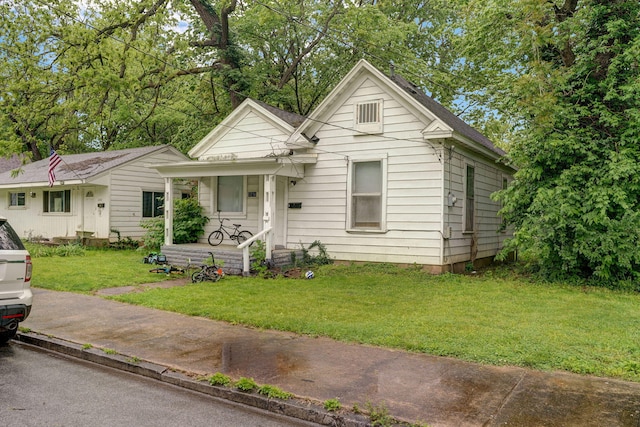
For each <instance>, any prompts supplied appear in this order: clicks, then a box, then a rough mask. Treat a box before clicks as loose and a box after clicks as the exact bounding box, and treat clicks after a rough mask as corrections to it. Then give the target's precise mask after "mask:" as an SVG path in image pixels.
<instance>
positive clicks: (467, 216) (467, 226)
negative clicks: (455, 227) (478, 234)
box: [464, 165, 476, 231]
mask: <svg viewBox="0 0 640 427" xmlns="http://www.w3.org/2000/svg"><path fill="white" fill-rule="evenodd" d="M466 172H467V173H466V176H465V195H464V197H465V198H464V205H465V207H464V231H473V230H474V223H475V180H476V178H475V174H476V173H475V168H474V167H473V166H471V165H467V171H466Z"/></svg>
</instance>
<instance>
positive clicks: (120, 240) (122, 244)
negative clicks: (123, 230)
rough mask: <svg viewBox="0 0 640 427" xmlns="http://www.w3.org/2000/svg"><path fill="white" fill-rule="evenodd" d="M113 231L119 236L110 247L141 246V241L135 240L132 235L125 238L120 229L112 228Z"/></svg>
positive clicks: (133, 247) (128, 247) (126, 247)
mask: <svg viewBox="0 0 640 427" xmlns="http://www.w3.org/2000/svg"><path fill="white" fill-rule="evenodd" d="M111 232H112V233H114V234H115V235H116V236H117V240H116V241H115V242H111V243H110V244H109V247H110V248H113V249H137V248H138V247H140V242H138V241H137V240H133V239H132V238H131V237H129V236H127V237H125V238H124V239H123V238H122V236H121V235H120V230H118V229H115V228H112V229H111Z"/></svg>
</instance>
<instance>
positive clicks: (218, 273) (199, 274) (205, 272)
mask: <svg viewBox="0 0 640 427" xmlns="http://www.w3.org/2000/svg"><path fill="white" fill-rule="evenodd" d="M209 255H211V261H212V262H211V265H207V264H202V265H201V266H200V270H198V271H195V272H194V273H193V274H192V275H191V283H200V282H207V281H208V282H217V281H218V280H220V279H221V278H222V277H223V276H224V272H223V271H222V268H221V267H220V266H218V265H216V260H215V258H214V256H213V252H209Z"/></svg>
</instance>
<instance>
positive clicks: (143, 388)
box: [0, 342, 312, 427]
mask: <svg viewBox="0 0 640 427" xmlns="http://www.w3.org/2000/svg"><path fill="white" fill-rule="evenodd" d="M0 390H2V399H0V425H1V426H3V427H13V426H15V427H25V426H37V427H43V426H64V427H75V426H78V427H80V426H82V427H87V426H110V427H119V426H123V427H124V426H126V427H129V426H137V427H144V426H149V427H151V426H153V427H162V426H171V427H174V426H205V425H206V426H225V427H228V426H262V427H276V426H285V427H287V426H289V427H300V426H310V425H312V424H310V423H306V422H303V421H299V420H293V421H292V420H290V419H287V418H283V417H279V416H277V415H274V414H272V413H270V412H263V411H259V410H257V409H254V408H250V407H246V406H243V405H238V404H231V403H228V402H226V401H222V400H218V399H215V398H212V397H210V396H206V395H203V394H200V393H197V392H193V391H189V390H185V389H183V388H180V387H175V386H171V385H168V384H165V383H160V382H158V381H155V380H151V379H148V378H144V377H141V376H137V375H133V374H128V373H123V372H121V371H118V370H114V369H109V368H104V367H101V366H99V365H95V364H92V363H89V362H82V361H80V360H78V359H69V358H66V357H62V356H61V355H60V354H57V353H50V352H46V351H43V350H40V349H38V348H37V347H31V346H28V345H25V344H19V343H17V342H12V343H10V344H9V345H6V346H0Z"/></svg>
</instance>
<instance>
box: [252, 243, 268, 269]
mask: <svg viewBox="0 0 640 427" xmlns="http://www.w3.org/2000/svg"><path fill="white" fill-rule="evenodd" d="M249 250H250V252H251V258H252V259H253V261H252V262H251V271H253V272H254V273H255V274H256V275H258V276H260V277H265V276H266V275H267V272H268V271H269V266H268V265H267V250H266V245H265V242H263V241H262V240H257V241H256V242H255V243H254V244H253V245H252V246H251V247H250V248H249Z"/></svg>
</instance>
